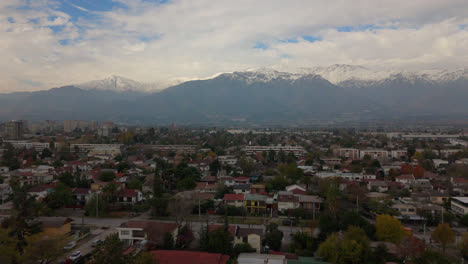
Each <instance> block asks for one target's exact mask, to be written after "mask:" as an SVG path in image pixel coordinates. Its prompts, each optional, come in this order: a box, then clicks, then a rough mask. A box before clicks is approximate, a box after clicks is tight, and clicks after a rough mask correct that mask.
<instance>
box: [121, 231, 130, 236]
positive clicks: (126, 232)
mask: <svg viewBox="0 0 468 264" xmlns="http://www.w3.org/2000/svg"><path fill="white" fill-rule="evenodd" d="M120 235H121V236H129V235H130V231H129V230H120Z"/></svg>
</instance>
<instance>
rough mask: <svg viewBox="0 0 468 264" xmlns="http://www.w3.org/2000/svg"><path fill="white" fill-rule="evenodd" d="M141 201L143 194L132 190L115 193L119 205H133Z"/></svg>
mask: <svg viewBox="0 0 468 264" xmlns="http://www.w3.org/2000/svg"><path fill="white" fill-rule="evenodd" d="M142 200H143V193H142V192H140V191H139V190H134V189H120V190H119V192H118V193H117V201H118V202H119V203H125V204H134V203H138V202H141V201H142Z"/></svg>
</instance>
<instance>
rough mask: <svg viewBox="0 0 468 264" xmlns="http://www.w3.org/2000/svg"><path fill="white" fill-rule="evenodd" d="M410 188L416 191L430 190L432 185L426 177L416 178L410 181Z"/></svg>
mask: <svg viewBox="0 0 468 264" xmlns="http://www.w3.org/2000/svg"><path fill="white" fill-rule="evenodd" d="M410 186H411V188H413V190H418V191H432V190H433V189H434V187H433V186H432V184H431V182H430V181H429V180H428V179H417V180H415V181H414V182H412V183H411V185H410Z"/></svg>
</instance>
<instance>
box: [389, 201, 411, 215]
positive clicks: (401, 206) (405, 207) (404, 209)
mask: <svg viewBox="0 0 468 264" xmlns="http://www.w3.org/2000/svg"><path fill="white" fill-rule="evenodd" d="M392 208H393V209H395V210H397V211H398V212H400V214H401V215H402V216H415V215H417V214H416V209H417V208H416V206H415V205H414V204H405V203H396V204H393V205H392Z"/></svg>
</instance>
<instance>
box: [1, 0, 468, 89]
mask: <svg viewBox="0 0 468 264" xmlns="http://www.w3.org/2000/svg"><path fill="white" fill-rule="evenodd" d="M119 2H122V3H124V4H126V5H127V6H128V8H117V7H116V8H113V9H112V10H110V11H105V12H103V11H93V10H88V9H86V8H84V7H82V6H81V5H75V4H73V5H72V7H74V8H77V9H79V10H81V11H86V12H87V13H91V14H93V15H94V16H96V17H97V18H94V19H88V20H86V19H84V18H79V19H72V17H73V14H66V13H64V12H61V11H59V7H60V4H66V3H67V2H62V3H60V2H51V1H46V0H43V1H31V3H34V6H33V8H31V9H24V8H23V9H16V8H14V7H15V6H20V5H23V4H25V2H24V1H20V0H5V1H1V3H0V21H1V22H0V56H1V57H2V60H1V61H0V67H2V69H5V70H3V71H1V72H0V80H2V82H1V83H0V90H3V91H7V90H8V91H11V90H28V89H38V88H50V87H53V86H59V85H65V84H70V83H79V82H84V81H88V80H92V79H100V78H104V77H107V76H109V75H111V74H116V75H122V76H125V77H128V78H132V79H135V80H139V81H143V82H153V81H159V82H164V81H168V80H173V79H183V78H191V77H205V76H210V75H212V74H214V73H217V72H221V71H235V70H244V69H248V68H254V67H261V66H269V65H277V64H288V65H294V66H316V65H329V64H333V63H348V64H361V65H368V66H371V67H391V68H403V69H426V68H434V67H439V68H453V67H459V66H467V65H466V62H467V61H468V60H467V59H468V57H467V56H468V45H467V44H468V43H467V42H468V30H467V29H462V28H460V27H459V25H463V24H467V23H468V2H467V1H465V0H453V1H440V0H413V1H403V0H401V1H373V0H356V1H307V0H305V1H247V0H239V1H209V0H197V1H189V0H174V1H169V2H167V3H165V4H154V3H151V2H149V1H134V0H132V1H130V0H120V1H119ZM77 4H79V2H77ZM9 18H12V19H13V20H14V23H10V22H8V19H9ZM367 25H375V26H374V27H373V28H371V29H369V30H364V31H363V30H361V31H353V32H338V31H337V30H336V28H337V27H345V26H348V27H353V26H354V27H358V26H361V28H366V26H367ZM49 26H60V27H61V28H60V30H58V31H57V30H56V31H55V32H54V30H52V29H51V28H50V27H49ZM367 27H369V26H367ZM301 36H315V37H320V38H321V39H322V40H321V41H316V42H313V43H311V42H308V41H306V40H304V39H303V38H301ZM287 39H297V43H292V42H289V43H288V42H284V40H287ZM60 41H62V44H64V43H66V44H67V45H61V42H60ZM64 41H65V42H64ZM259 42H261V43H264V44H265V45H266V46H267V47H268V48H267V49H265V50H263V49H254V48H253V47H254V46H255V45H256V44H257V43H259ZM17 80H29V81H31V82H32V83H42V84H43V85H42V86H41V87H35V86H34V87H33V86H28V85H27V84H26V83H27V82H19V81H17Z"/></svg>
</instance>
